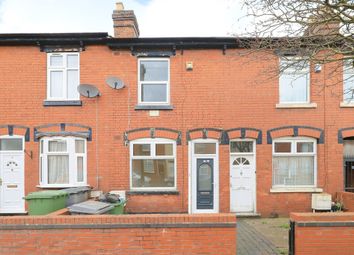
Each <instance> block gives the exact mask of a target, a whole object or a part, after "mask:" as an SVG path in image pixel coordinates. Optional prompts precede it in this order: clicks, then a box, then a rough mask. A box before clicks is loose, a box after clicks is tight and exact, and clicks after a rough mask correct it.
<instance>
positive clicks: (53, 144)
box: [48, 140, 67, 152]
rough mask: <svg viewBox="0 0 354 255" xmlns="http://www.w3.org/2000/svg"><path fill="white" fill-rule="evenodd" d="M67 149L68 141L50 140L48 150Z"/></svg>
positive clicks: (63, 150) (62, 150)
mask: <svg viewBox="0 0 354 255" xmlns="http://www.w3.org/2000/svg"><path fill="white" fill-rule="evenodd" d="M66 150H67V147H66V141H63V140H57V141H49V142H48V151H49V152H58V151H61V152H65V151H66Z"/></svg>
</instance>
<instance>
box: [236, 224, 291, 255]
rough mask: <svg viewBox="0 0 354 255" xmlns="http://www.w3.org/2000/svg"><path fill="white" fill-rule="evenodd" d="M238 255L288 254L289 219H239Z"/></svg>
mask: <svg viewBox="0 0 354 255" xmlns="http://www.w3.org/2000/svg"><path fill="white" fill-rule="evenodd" d="M237 230H238V231H237V235H238V238H237V241H238V242H237V254H238V255H248V254H249V255H268V254H269V255H272V254H282V255H285V254H288V230H289V218H239V219H238V227H237Z"/></svg>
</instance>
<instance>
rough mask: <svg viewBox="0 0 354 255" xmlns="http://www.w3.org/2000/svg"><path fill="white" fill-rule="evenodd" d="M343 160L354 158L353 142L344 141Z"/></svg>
mask: <svg viewBox="0 0 354 255" xmlns="http://www.w3.org/2000/svg"><path fill="white" fill-rule="evenodd" d="M343 156H344V158H354V140H344V148H343Z"/></svg>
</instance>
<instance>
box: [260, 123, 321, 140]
mask: <svg viewBox="0 0 354 255" xmlns="http://www.w3.org/2000/svg"><path fill="white" fill-rule="evenodd" d="M284 136H293V137H297V136H307V137H313V138H316V139H317V143H318V144H323V143H324V131H323V129H320V128H316V127H311V126H284V127H277V128H273V129H269V130H268V131H267V143H268V144H272V141H273V139H274V138H278V137H284Z"/></svg>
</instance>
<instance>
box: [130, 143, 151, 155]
mask: <svg viewBox="0 0 354 255" xmlns="http://www.w3.org/2000/svg"><path fill="white" fill-rule="evenodd" d="M133 155H134V156H150V144H134V145H133Z"/></svg>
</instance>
